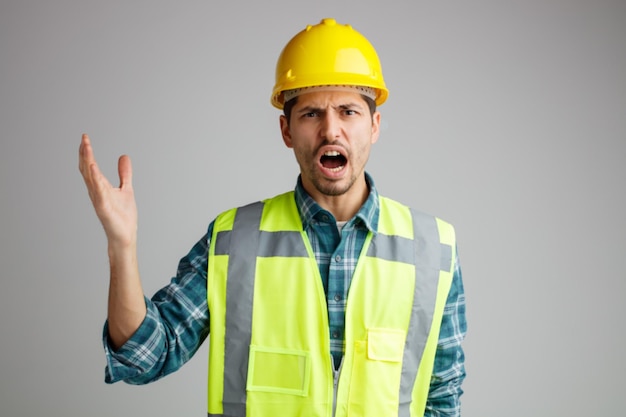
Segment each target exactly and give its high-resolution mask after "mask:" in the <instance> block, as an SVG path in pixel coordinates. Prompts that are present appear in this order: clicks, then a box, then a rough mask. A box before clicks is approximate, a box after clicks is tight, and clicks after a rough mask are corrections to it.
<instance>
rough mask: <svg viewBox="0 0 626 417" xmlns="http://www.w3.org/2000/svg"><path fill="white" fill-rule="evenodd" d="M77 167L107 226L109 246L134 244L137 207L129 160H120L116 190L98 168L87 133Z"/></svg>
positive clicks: (124, 157)
mask: <svg viewBox="0 0 626 417" xmlns="http://www.w3.org/2000/svg"><path fill="white" fill-rule="evenodd" d="M78 168H79V170H80V172H81V174H82V175H83V179H84V180H85V185H86V186H87V191H88V192H89V197H90V198H91V202H92V204H93V207H94V209H95V210H96V215H97V216H98V218H99V219H100V222H101V223H102V226H103V227H104V231H105V233H106V236H107V239H108V241H109V246H111V245H115V246H117V245H121V246H122V247H126V246H129V245H133V244H134V243H135V242H136V238H137V205H136V203H135V194H134V192H133V185H132V176H133V171H132V166H131V162H130V158H129V157H128V156H126V155H123V156H121V157H120V158H119V161H118V173H119V179H120V184H119V187H117V188H116V187H113V185H111V183H110V182H109V180H107V178H106V177H105V176H104V175H103V174H102V172H101V171H100V169H99V168H98V164H97V163H96V160H95V158H94V154H93V148H92V147H91V141H90V140H89V136H87V135H86V134H84V135H83V137H82V141H81V144H80V148H79V164H78Z"/></svg>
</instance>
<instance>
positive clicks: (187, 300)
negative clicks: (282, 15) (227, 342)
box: [103, 223, 213, 385]
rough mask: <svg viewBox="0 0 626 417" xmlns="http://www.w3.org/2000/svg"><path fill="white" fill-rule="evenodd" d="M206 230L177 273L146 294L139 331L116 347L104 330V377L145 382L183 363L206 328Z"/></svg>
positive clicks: (151, 380)
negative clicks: (159, 288)
mask: <svg viewBox="0 0 626 417" xmlns="http://www.w3.org/2000/svg"><path fill="white" fill-rule="evenodd" d="M212 230H213V223H211V225H210V226H209V229H208V232H207V234H206V235H204V236H203V237H202V239H200V240H199V241H198V242H197V243H196V244H195V245H194V246H193V248H192V249H191V250H190V251H189V253H188V254H187V255H186V256H184V257H183V258H182V259H181V260H180V262H179V264H178V270H177V272H176V276H175V277H174V278H172V280H171V282H170V283H169V285H167V286H165V287H164V288H162V289H161V290H159V291H158V292H157V293H156V294H154V296H153V297H152V298H151V299H148V298H145V302H146V307H147V314H146V317H145V318H144V320H143V322H142V323H141V325H140V326H139V328H138V329H137V331H136V332H135V333H134V334H133V336H131V338H130V339H129V340H128V341H127V342H126V343H125V344H124V345H123V346H121V347H120V348H119V349H118V350H113V348H112V347H111V344H110V343H109V338H108V325H107V323H105V325H104V332H103V343H104V351H105V356H106V363H107V365H106V369H105V382H106V383H109V384H111V383H114V382H117V381H125V382H127V383H129V384H136V385H139V384H147V383H149V382H153V381H156V380H158V379H160V378H162V377H164V376H166V375H168V374H170V373H172V372H174V371H176V370H178V369H179V368H180V367H181V366H182V365H183V364H185V363H186V362H187V361H188V360H189V359H191V357H192V356H193V355H194V353H196V351H197V350H198V348H199V347H200V345H201V344H202V342H203V341H204V340H205V339H206V337H207V335H208V334H209V310H208V306H207V292H206V286H207V264H208V247H209V243H210V239H211V238H210V236H211V234H212Z"/></svg>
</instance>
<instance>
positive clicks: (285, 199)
mask: <svg viewBox="0 0 626 417" xmlns="http://www.w3.org/2000/svg"><path fill="white" fill-rule="evenodd" d="M379 198H380V215H379V225H378V231H377V232H376V233H373V232H371V231H370V232H369V233H368V236H367V238H366V240H365V243H364V247H363V250H362V251H361V254H360V257H359V259H358V262H357V265H356V268H355V270H354V275H353V278H352V283H351V286H350V290H349V295H348V299H347V304H346V319H345V354H344V359H343V362H342V365H341V367H340V369H339V371H335V369H334V367H333V365H332V359H331V354H330V341H329V327H328V310H327V306H326V296H325V294H324V288H323V285H322V281H321V276H320V272H319V268H318V265H317V263H316V260H315V256H314V254H313V252H312V249H311V245H310V242H309V240H308V237H307V234H306V232H305V231H304V230H303V226H302V222H301V220H300V217H299V214H298V210H297V207H296V204H295V199H294V193H293V192H289V193H285V194H282V195H279V196H277V197H274V198H271V199H268V200H265V201H263V202H258V203H254V204H251V205H248V206H245V207H241V208H238V209H232V210H229V211H227V212H225V213H223V214H221V215H220V216H218V217H217V219H216V220H215V222H214V226H213V236H212V238H211V245H210V248H209V266H208V280H207V293H208V304H209V311H210V317H211V337H210V353H209V383H208V391H209V392H208V414H209V416H242V417H243V416H259V417H265V416H324V417H331V416H333V415H334V416H341V417H343V416H376V417H380V416H407V417H408V416H421V415H423V412H424V407H425V403H426V398H427V396H428V391H429V383H430V377H431V374H432V369H433V363H434V357H435V352H436V347H437V340H438V337H439V330H440V324H441V317H442V314H443V309H444V306H445V303H446V299H447V295H448V292H449V290H450V285H451V282H452V275H453V268H454V261H453V260H454V258H455V254H454V251H455V246H456V245H455V237H454V230H453V228H452V226H451V225H449V224H448V223H446V222H444V221H442V220H440V219H438V218H435V217H432V216H428V215H425V214H423V213H419V212H416V211H413V210H411V209H409V208H408V207H406V206H403V205H401V204H399V203H397V202H395V201H393V200H390V199H387V198H385V197H379Z"/></svg>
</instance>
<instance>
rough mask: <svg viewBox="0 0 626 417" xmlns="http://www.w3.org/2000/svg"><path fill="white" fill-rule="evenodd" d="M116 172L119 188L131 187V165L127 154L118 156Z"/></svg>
mask: <svg viewBox="0 0 626 417" xmlns="http://www.w3.org/2000/svg"><path fill="white" fill-rule="evenodd" d="M117 173H118V174H119V176H120V188H132V186H133V182H132V181H133V167H132V164H131V162H130V157H129V156H128V155H122V156H120V159H119V160H118V161H117Z"/></svg>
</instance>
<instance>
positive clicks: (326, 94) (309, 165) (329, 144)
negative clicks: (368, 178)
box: [280, 91, 380, 199]
mask: <svg viewBox="0 0 626 417" xmlns="http://www.w3.org/2000/svg"><path fill="white" fill-rule="evenodd" d="M280 124H281V131H282V135H283V140H284V142H285V144H286V145H287V146H288V147H289V148H292V149H293V151H294V153H295V156H296V160H297V161H298V165H300V173H301V176H302V183H303V185H304V188H305V189H306V190H307V192H308V193H309V194H311V196H312V197H313V198H315V199H317V198H320V197H321V198H324V197H334V196H343V195H349V194H351V193H352V194H355V195H357V194H358V193H361V194H362V193H364V192H365V190H366V189H367V185H366V183H365V176H364V171H365V164H366V162H367V159H368V158H369V154H370V148H371V146H372V144H373V143H375V142H376V141H377V140H378V135H379V126H380V113H378V112H375V113H374V114H373V115H372V114H370V111H369V108H368V106H367V103H366V102H365V100H364V99H363V97H361V95H360V94H358V93H352V92H344V91H341V92H339V91H318V92H311V93H306V94H303V95H301V96H299V97H298V101H297V103H296V105H295V106H294V107H293V110H292V113H291V120H290V121H287V119H286V118H285V116H281V119H280Z"/></svg>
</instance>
